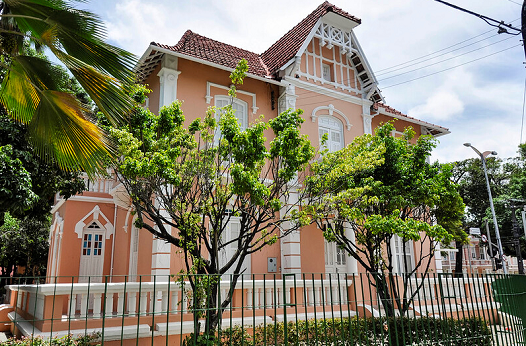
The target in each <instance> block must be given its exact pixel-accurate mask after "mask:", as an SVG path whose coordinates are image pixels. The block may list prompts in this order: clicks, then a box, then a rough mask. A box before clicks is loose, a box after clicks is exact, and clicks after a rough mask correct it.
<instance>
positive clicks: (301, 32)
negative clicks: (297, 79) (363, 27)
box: [261, 1, 361, 73]
mask: <svg viewBox="0 0 526 346" xmlns="http://www.w3.org/2000/svg"><path fill="white" fill-rule="evenodd" d="M329 12H334V13H336V14H339V15H341V16H342V17H344V18H347V19H349V20H352V21H354V22H356V23H358V24H360V23H361V20H360V19H359V18H356V17H354V16H352V15H350V14H349V13H347V12H345V11H344V10H342V9H341V8H339V7H336V6H334V5H332V4H331V3H329V2H328V1H325V2H324V3H323V4H321V5H320V6H318V8H316V9H315V10H314V11H313V12H312V13H311V14H309V15H308V16H307V17H305V18H304V19H303V20H302V21H301V22H299V23H298V24H297V25H296V26H295V27H293V28H292V29H290V30H289V32H287V33H286V34H285V35H283V37H281V38H280V39H279V40H277V41H276V42H275V43H274V44H273V45H272V46H270V48H269V49H267V50H266V51H265V52H263V54H261V58H262V59H263V61H264V62H265V64H266V65H267V66H268V69H269V71H271V72H272V73H275V72H276V71H277V70H278V69H279V68H280V67H282V66H283V65H285V64H286V63H287V62H288V61H289V60H290V59H292V58H293V57H294V56H295V55H296V53H298V51H299V49H300V48H301V46H302V45H303V42H305V40H306V39H307V37H308V36H309V33H310V32H311V30H312V29H313V27H314V25H315V24H316V23H317V22H318V20H319V19H320V18H321V17H323V16H324V15H326V14H327V13H329Z"/></svg>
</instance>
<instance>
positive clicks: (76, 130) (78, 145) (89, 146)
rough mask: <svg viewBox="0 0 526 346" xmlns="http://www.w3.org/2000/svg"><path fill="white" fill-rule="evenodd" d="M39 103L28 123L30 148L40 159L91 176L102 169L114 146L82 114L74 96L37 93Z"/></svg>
mask: <svg viewBox="0 0 526 346" xmlns="http://www.w3.org/2000/svg"><path fill="white" fill-rule="evenodd" d="M39 96H40V103H39V106H38V108H37V110H36V112H35V115H34V117H33V119H32V120H31V122H30V123H29V128H28V129H29V134H30V140H31V142H32V144H33V145H34V146H35V149H36V151H37V153H38V154H39V155H40V156H41V157H49V158H51V157H54V158H55V159H56V161H57V164H58V165H59V167H61V168H62V169H70V170H71V169H73V170H83V171H85V172H86V173H88V175H90V176H92V175H94V174H96V173H98V172H101V171H103V170H104V169H105V167H106V164H107V163H108V160H109V158H110V157H112V156H113V154H114V153H115V146H114V145H113V143H112V142H111V139H110V138H109V136H107V135H106V134H105V133H104V132H103V131H102V130H101V129H100V128H99V127H98V126H97V125H95V124H94V123H92V122H91V121H89V119H87V118H86V117H85V116H84V113H83V112H82V111H83V109H82V105H81V104H80V103H79V102H78V101H77V100H76V99H75V97H74V96H72V95H70V94H68V93H66V92H60V91H54V90H44V91H42V92H41V93H39Z"/></svg>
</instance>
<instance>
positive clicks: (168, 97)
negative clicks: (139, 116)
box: [157, 54, 181, 110]
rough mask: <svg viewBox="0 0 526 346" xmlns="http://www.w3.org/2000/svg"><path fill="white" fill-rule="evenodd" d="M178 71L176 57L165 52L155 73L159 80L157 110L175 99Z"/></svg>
mask: <svg viewBox="0 0 526 346" xmlns="http://www.w3.org/2000/svg"><path fill="white" fill-rule="evenodd" d="M180 73H181V71H177V57H173V56H169V55H168V54H165V55H164V57H163V60H162V63H161V70H160V71H159V73H158V74H157V76H158V77H159V82H160V91H159V110H160V109H161V108H162V107H163V106H169V105H170V104H172V102H174V101H175V100H177V79H178V78H179V74H180Z"/></svg>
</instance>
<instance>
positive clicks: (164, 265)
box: [152, 201, 172, 282]
mask: <svg viewBox="0 0 526 346" xmlns="http://www.w3.org/2000/svg"><path fill="white" fill-rule="evenodd" d="M156 204H158V201H156ZM161 215H162V216H163V217H164V218H167V219H170V216H169V215H168V212H167V211H166V210H164V209H161ZM164 227H165V228H166V230H167V231H168V233H169V234H171V233H172V229H171V226H170V225H167V224H164ZM170 250H171V245H170V243H167V242H165V241H164V240H162V239H157V238H154V240H153V243H152V275H155V276H157V278H156V281H157V282H161V281H165V282H166V281H168V280H169V275H170V257H171V251H170ZM152 281H153V277H152Z"/></svg>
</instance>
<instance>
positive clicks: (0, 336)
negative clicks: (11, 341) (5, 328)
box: [0, 332, 7, 342]
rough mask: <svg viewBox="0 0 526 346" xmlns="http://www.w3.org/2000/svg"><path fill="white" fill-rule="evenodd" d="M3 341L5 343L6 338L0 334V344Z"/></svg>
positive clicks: (3, 334)
mask: <svg viewBox="0 0 526 346" xmlns="http://www.w3.org/2000/svg"><path fill="white" fill-rule="evenodd" d="M4 341H7V336H6V335H5V333H3V332H0V342H4Z"/></svg>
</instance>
